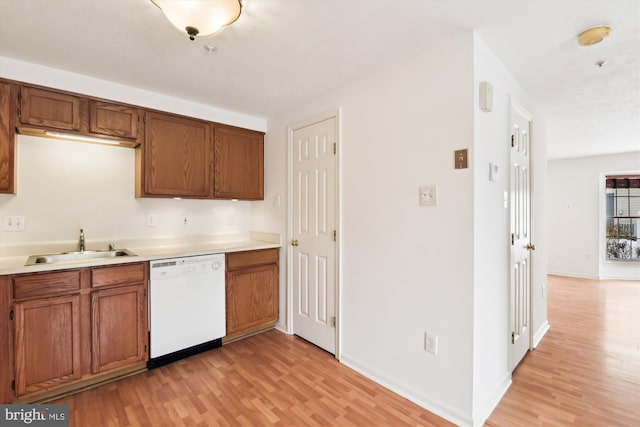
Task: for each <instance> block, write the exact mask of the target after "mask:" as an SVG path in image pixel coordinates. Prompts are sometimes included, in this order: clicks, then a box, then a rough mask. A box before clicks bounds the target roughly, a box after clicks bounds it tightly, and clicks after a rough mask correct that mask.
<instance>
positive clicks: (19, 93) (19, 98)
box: [18, 92, 22, 102]
mask: <svg viewBox="0 0 640 427" xmlns="http://www.w3.org/2000/svg"><path fill="white" fill-rule="evenodd" d="M18 102H22V92H18Z"/></svg>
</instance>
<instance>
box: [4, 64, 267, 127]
mask: <svg viewBox="0 0 640 427" xmlns="http://www.w3.org/2000/svg"><path fill="white" fill-rule="evenodd" d="M0 77H2V78H5V79H10V80H16V81H19V82H24V83H32V84H36V85H40V86H45V87H50V88H55V89H59V90H66V91H69V92H75V93H79V94H83V95H88V96H93V97H98V98H104V99H109V100H113V101H119V102H123V103H127V104H131V105H137V106H140V107H146V108H152V109H157V110H160V111H166V112H170V113H175V114H182V115H184V116H189V117H197V118H200V119H203V120H209V121H213V122H217V123H226V124H229V125H234V126H239V127H244V128H247V129H254V130H259V131H265V130H266V126H267V121H266V119H264V118H261V117H255V116H250V115H248V114H243V113H239V112H235V111H229V110H224V109H222V108H217V107H214V106H213V105H215V99H212V100H211V105H203V104H198V103H196V102H192V101H188V100H184V99H180V98H175V97H172V96H167V95H162V94H159V93H155V92H149V91H147V90H142V89H138V88H135V87H132V86H126V85H123V84H119V83H115V82H110V81H106V80H101V79H97V78H95V77H90V76H86V75H82V74H76V73H71V72H69V71H63V70H59V69H56V68H51V67H46V66H43V65H38V64H33V63H29V62H24V61H19V60H17V59H13V58H8V57H5V56H0Z"/></svg>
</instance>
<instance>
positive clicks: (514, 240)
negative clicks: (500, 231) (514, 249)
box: [511, 233, 516, 246]
mask: <svg viewBox="0 0 640 427" xmlns="http://www.w3.org/2000/svg"><path fill="white" fill-rule="evenodd" d="M515 244H516V235H515V233H511V246H513V245H515Z"/></svg>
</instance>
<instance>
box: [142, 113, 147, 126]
mask: <svg viewBox="0 0 640 427" xmlns="http://www.w3.org/2000/svg"><path fill="white" fill-rule="evenodd" d="M142 123H145V124H146V123H147V115H146V114H145V115H143V116H142Z"/></svg>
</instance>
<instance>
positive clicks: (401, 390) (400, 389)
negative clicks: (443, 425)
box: [340, 352, 473, 427]
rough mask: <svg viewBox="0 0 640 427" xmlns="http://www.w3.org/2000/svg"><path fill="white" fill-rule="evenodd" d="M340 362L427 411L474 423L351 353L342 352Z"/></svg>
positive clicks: (461, 424)
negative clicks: (357, 358)
mask: <svg viewBox="0 0 640 427" xmlns="http://www.w3.org/2000/svg"><path fill="white" fill-rule="evenodd" d="M340 363H342V364H344V365H345V366H347V367H349V368H351V369H353V370H354V371H356V372H358V373H360V374H362V375H364V376H365V377H367V378H369V379H370V380H372V381H374V382H376V383H378V384H380V385H381V386H383V387H385V388H387V389H389V390H391V391H392V392H394V393H396V394H398V395H400V396H402V397H404V398H405V399H408V400H410V401H411V402H413V403H415V404H416V405H418V406H421V407H422V408H424V409H426V410H427V411H429V412H433V413H434V414H436V415H438V416H440V417H442V418H444V419H446V420H448V421H450V422H452V423H454V424H456V425H458V426H461V427H466V426H469V427H470V426H472V425H473V422H472V420H471V419H470V418H469V417H468V416H467V415H465V414H463V413H461V412H460V411H458V410H456V409H453V408H451V407H449V406H448V405H445V404H443V403H442V402H437V401H434V400H433V399H432V398H429V397H426V396H421V394H420V392H419V391H418V390H415V389H413V388H411V387H407V386H406V385H402V384H398V383H397V382H396V381H394V380H393V379H391V378H388V377H386V376H385V375H384V374H380V373H378V372H376V371H375V370H374V369H372V368H370V367H369V366H367V365H366V364H364V363H360V362H358V361H357V360H355V359H352V358H351V357H349V355H345V354H344V352H343V353H341V357H340Z"/></svg>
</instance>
